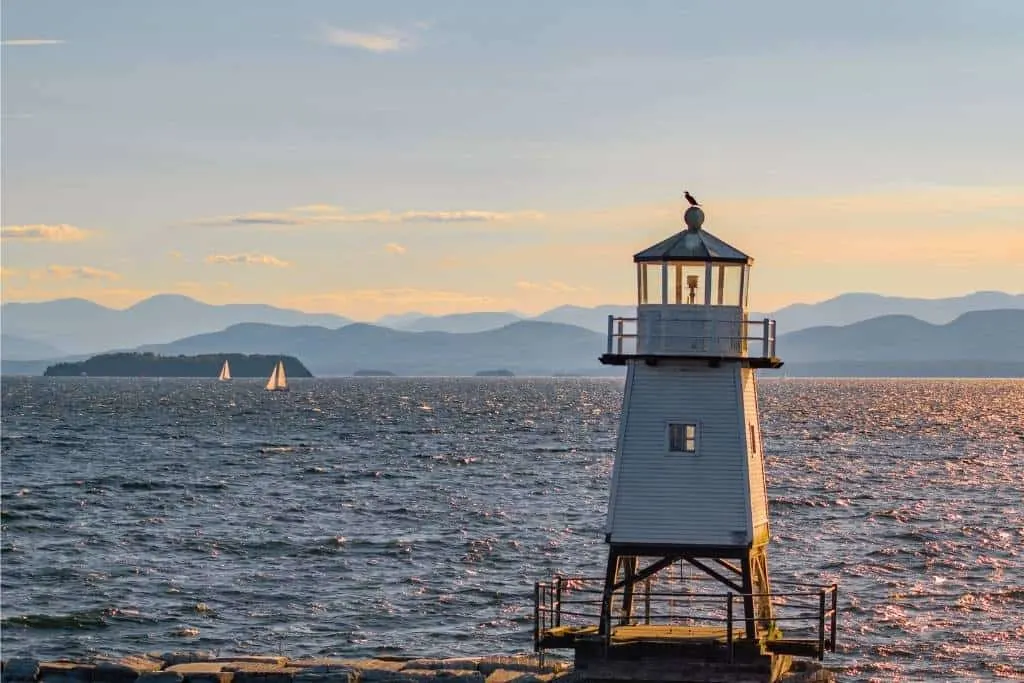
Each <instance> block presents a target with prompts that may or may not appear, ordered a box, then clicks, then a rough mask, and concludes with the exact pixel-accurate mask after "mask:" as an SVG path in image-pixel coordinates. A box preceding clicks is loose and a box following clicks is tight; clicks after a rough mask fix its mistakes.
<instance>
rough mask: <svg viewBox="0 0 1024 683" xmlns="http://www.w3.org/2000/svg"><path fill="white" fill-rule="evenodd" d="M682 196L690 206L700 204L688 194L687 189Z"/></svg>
mask: <svg viewBox="0 0 1024 683" xmlns="http://www.w3.org/2000/svg"><path fill="white" fill-rule="evenodd" d="M683 196H684V197H685V198H686V201H688V202H690V206H700V202H698V201H697V200H696V199H694V198H693V195H692V194H690V193H689V191H687V192H684V193H683Z"/></svg>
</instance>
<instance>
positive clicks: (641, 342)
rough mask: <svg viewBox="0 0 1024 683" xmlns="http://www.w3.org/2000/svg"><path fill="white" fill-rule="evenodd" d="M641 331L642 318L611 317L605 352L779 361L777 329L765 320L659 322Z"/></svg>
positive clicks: (609, 353)
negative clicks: (777, 354)
mask: <svg viewBox="0 0 1024 683" xmlns="http://www.w3.org/2000/svg"><path fill="white" fill-rule="evenodd" d="M645 328H646V329H640V325H639V324H638V318H626V317H619V316H614V315H609V316H608V338H607V346H606V349H605V352H606V353H607V354H608V355H609V356H631V355H643V354H662V355H674V354H679V355H707V356H735V357H746V358H775V357H776V353H775V342H776V332H775V330H776V327H775V321H774V320H772V319H770V318H764V319H762V320H742V321H737V320H716V319H711V318H700V319H687V320H656V321H652V322H651V323H650V324H647V325H645Z"/></svg>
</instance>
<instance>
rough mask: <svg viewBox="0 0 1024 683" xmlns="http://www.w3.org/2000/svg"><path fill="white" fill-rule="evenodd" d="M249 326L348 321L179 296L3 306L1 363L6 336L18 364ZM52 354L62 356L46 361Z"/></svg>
mask: <svg viewBox="0 0 1024 683" xmlns="http://www.w3.org/2000/svg"><path fill="white" fill-rule="evenodd" d="M247 322H255V323H266V324H269V325H322V326H325V327H341V326H342V325H347V324H349V323H350V322H352V321H351V320H350V319H348V318H345V317H342V316H340V315H332V314H329V313H303V312H302V311H293V310H289V309H285V308H275V307H274V306H266V305H263V304H225V305H222V306H217V305H213V304H206V303H203V302H201V301H196V300H195V299H192V298H189V297H187V296H180V295H177V294H160V295H157V296H154V297H150V298H148V299H144V300H142V301H140V302H138V303H137V304H135V305H134V306H130V307H128V308H126V309H123V310H118V309H115V308H107V307H106V306H101V305H99V304H96V303H93V302H92V301H87V300H85V299H57V300H55V301H46V302H42V303H5V304H4V305H3V307H2V308H0V323H2V325H3V331H4V340H3V348H2V349H0V350H2V353H3V358H4V359H6V360H10V359H13V358H14V357H13V356H10V355H8V352H7V336H8V335H10V336H11V337H13V338H15V339H16V344H17V347H16V348H17V352H18V354H17V355H18V356H19V357H21V358H22V359H24V358H25V357H29V356H30V357H32V358H36V359H38V358H57V357H60V356H63V355H68V354H71V355H82V354H92V353H99V352H101V351H111V350H130V349H134V348H135V347H138V346H140V345H143V344H158V343H162V342H168V341H172V340H174V339H181V338H182V337H188V336H192V335H195V334H201V333H203V332H214V331H216V330H223V329H224V328H226V327H229V326H231V325H235V324H238V323H247ZM26 342H34V343H38V344H39V345H40V351H39V353H37V354H35V355H33V354H30V353H29V351H28V348H27V346H26ZM48 347H49V348H48ZM53 348H55V349H59V350H60V351H61V352H60V353H59V354H58V355H57V356H53V355H50V354H51V353H52V350H50V349H53Z"/></svg>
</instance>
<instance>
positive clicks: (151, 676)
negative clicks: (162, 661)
mask: <svg viewBox="0 0 1024 683" xmlns="http://www.w3.org/2000/svg"><path fill="white" fill-rule="evenodd" d="M183 680H185V677H184V676H182V675H181V674H180V673H179V672H177V671H151V672H147V673H144V674H142V675H140V676H139V679H138V680H137V681H136V683H182V681H183Z"/></svg>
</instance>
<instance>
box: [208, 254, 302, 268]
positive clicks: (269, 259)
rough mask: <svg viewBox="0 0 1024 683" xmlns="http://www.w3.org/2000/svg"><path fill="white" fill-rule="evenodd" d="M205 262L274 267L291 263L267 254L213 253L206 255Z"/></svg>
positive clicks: (286, 265)
mask: <svg viewBox="0 0 1024 683" xmlns="http://www.w3.org/2000/svg"><path fill="white" fill-rule="evenodd" d="M206 262H207V263H213V264H221V265H242V266H273V267H274V268H287V267H288V266H290V265H291V263H289V262H288V261H283V260H281V259H279V258H277V257H276V256H271V255H269V254H213V255H210V256H207V257H206Z"/></svg>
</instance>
